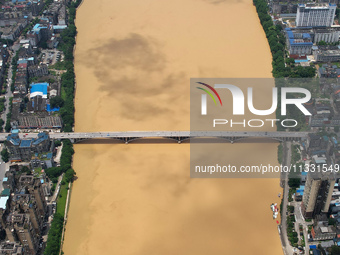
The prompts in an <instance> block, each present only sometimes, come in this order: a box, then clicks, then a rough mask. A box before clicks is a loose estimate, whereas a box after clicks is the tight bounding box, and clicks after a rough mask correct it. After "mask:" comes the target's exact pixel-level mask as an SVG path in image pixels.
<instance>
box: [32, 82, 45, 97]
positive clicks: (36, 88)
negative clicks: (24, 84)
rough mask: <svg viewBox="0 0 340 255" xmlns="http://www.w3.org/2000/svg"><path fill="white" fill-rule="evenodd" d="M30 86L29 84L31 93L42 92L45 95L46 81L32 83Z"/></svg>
mask: <svg viewBox="0 0 340 255" xmlns="http://www.w3.org/2000/svg"><path fill="white" fill-rule="evenodd" d="M30 86H31V93H34V92H42V93H43V95H47V87H48V86H49V84H48V83H47V82H43V83H32V84H31V85H30Z"/></svg>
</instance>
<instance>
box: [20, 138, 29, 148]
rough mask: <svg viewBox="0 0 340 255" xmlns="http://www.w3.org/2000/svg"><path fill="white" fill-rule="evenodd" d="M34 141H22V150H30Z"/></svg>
mask: <svg viewBox="0 0 340 255" xmlns="http://www.w3.org/2000/svg"><path fill="white" fill-rule="evenodd" d="M31 144H32V140H21V143H20V148H29V147H31Z"/></svg>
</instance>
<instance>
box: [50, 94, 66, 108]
mask: <svg viewBox="0 0 340 255" xmlns="http://www.w3.org/2000/svg"><path fill="white" fill-rule="evenodd" d="M50 105H51V108H55V107H62V106H63V105H64V99H62V98H61V96H55V97H52V98H51V99H50Z"/></svg>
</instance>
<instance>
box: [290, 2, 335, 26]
mask: <svg viewBox="0 0 340 255" xmlns="http://www.w3.org/2000/svg"><path fill="white" fill-rule="evenodd" d="M335 10H336V5H335V4H323V5H317V6H315V5H314V6H309V5H307V6H306V5H305V4H299V5H298V9H297V14H296V26H297V27H330V26H332V25H333V22H334V17H335Z"/></svg>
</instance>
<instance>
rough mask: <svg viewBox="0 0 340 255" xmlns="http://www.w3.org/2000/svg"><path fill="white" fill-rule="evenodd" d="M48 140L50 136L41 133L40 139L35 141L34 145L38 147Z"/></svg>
mask: <svg viewBox="0 0 340 255" xmlns="http://www.w3.org/2000/svg"><path fill="white" fill-rule="evenodd" d="M46 139H48V135H47V134H46V133H39V134H38V139H36V140H34V141H33V145H37V144H39V143H41V142H43V141H45V140H46Z"/></svg>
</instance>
